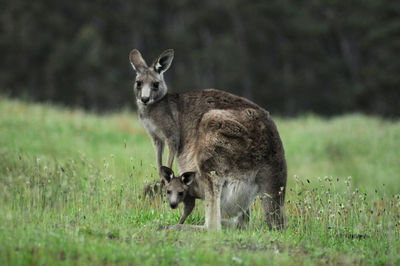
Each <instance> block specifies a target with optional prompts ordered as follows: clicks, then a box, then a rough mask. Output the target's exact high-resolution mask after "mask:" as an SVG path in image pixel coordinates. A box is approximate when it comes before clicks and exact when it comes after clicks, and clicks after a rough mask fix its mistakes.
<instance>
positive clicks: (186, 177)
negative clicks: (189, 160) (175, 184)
mask: <svg viewBox="0 0 400 266" xmlns="http://www.w3.org/2000/svg"><path fill="white" fill-rule="evenodd" d="M195 175H196V173H195V172H186V173H183V174H182V177H181V178H182V182H183V183H184V184H185V185H186V186H189V185H190V184H191V183H192V182H193V181H194V176H195Z"/></svg>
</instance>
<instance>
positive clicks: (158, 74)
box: [129, 49, 287, 230]
mask: <svg viewBox="0 0 400 266" xmlns="http://www.w3.org/2000/svg"><path fill="white" fill-rule="evenodd" d="M173 57H174V51H173V50H172V49H169V50H166V51H164V52H163V53H161V55H160V56H159V57H158V58H157V59H156V60H154V62H153V63H152V64H151V65H150V66H148V65H147V63H146V62H145V60H144V59H143V57H142V55H141V54H140V52H139V51H138V50H136V49H134V50H132V51H131V53H130V55H129V59H130V62H131V64H132V67H133V69H134V70H135V72H136V79H135V82H134V88H133V90H134V94H135V97H136V103H137V106H138V115H139V120H140V121H141V123H142V125H143V126H144V128H145V129H146V131H147V133H148V134H149V135H150V137H151V139H152V140H153V144H154V146H155V149H156V157H157V166H158V171H159V174H160V176H162V172H161V169H162V168H161V166H162V154H163V150H164V144H165V143H166V144H167V146H168V157H167V166H168V167H169V168H171V166H172V164H173V160H174V158H175V157H176V158H177V165H178V170H179V172H180V173H185V172H195V180H196V181H198V182H199V184H201V186H202V187H203V191H204V199H205V202H206V208H205V209H206V213H205V225H204V227H205V228H207V229H210V230H219V229H220V228H221V206H222V209H223V210H225V212H227V215H228V216H229V217H235V216H236V217H237V216H239V215H241V214H242V213H243V210H248V209H249V207H250V206H251V204H252V202H253V201H254V199H255V198H256V196H257V195H261V199H262V205H263V210H264V215H265V219H266V222H267V224H268V226H269V227H270V228H271V227H276V228H283V226H284V214H283V207H284V197H285V190H286V178H287V177H286V176H287V169H286V160H285V153H284V149H283V145H282V141H281V139H280V136H279V133H278V130H277V128H276V125H275V123H274V122H273V121H272V119H271V117H270V115H269V113H268V112H267V111H266V110H264V109H263V108H261V107H260V106H258V105H257V104H255V103H253V102H251V101H249V100H247V99H245V98H243V97H239V96H236V95H233V94H230V93H227V92H223V91H219V90H214V89H205V90H199V91H191V92H186V93H180V94H177V93H168V88H167V85H166V83H165V81H164V75H163V74H164V72H165V71H167V70H168V68H169V67H170V65H171V63H172V60H173ZM224 186H226V187H227V189H223V187H224ZM222 193H224V195H223V197H221V195H222Z"/></svg>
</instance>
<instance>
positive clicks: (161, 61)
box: [152, 49, 174, 74]
mask: <svg viewBox="0 0 400 266" xmlns="http://www.w3.org/2000/svg"><path fill="white" fill-rule="evenodd" d="M172 59H174V50H172V49H168V50H165V51H164V52H162V54H161V55H160V56H159V57H158V58H157V59H156V60H155V61H154V63H153V65H152V66H153V68H154V71H156V72H158V73H160V74H162V73H164V72H165V71H167V70H168V68H169V67H170V66H171V63H172Z"/></svg>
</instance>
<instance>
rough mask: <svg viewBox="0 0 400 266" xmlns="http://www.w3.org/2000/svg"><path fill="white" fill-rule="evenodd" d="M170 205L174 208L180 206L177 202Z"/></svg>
mask: <svg viewBox="0 0 400 266" xmlns="http://www.w3.org/2000/svg"><path fill="white" fill-rule="evenodd" d="M170 206H171V208H172V209H176V207H178V204H176V203H171V204H170Z"/></svg>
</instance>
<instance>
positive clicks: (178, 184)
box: [161, 166, 195, 209]
mask: <svg viewBox="0 0 400 266" xmlns="http://www.w3.org/2000/svg"><path fill="white" fill-rule="evenodd" d="M194 176H195V173H194V172H186V173H183V174H182V175H180V176H178V177H176V176H175V175H174V172H173V171H172V169H170V168H168V167H165V166H162V167H161V177H162V178H163V179H164V180H165V181H166V182H165V183H166V186H165V189H166V191H167V192H166V193H167V200H168V202H169V205H170V206H171V208H172V209H175V208H177V207H178V205H179V203H180V202H182V201H183V199H184V198H185V197H186V194H187V192H188V190H189V185H190V184H191V183H192V182H193V180H194Z"/></svg>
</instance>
